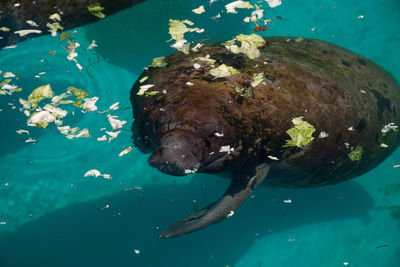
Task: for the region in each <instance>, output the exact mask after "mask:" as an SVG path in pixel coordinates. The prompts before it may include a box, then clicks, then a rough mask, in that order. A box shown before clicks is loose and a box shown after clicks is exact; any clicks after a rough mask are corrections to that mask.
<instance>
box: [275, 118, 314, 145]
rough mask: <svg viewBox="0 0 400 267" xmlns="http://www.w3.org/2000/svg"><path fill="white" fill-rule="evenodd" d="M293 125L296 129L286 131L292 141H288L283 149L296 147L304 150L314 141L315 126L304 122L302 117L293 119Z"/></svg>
mask: <svg viewBox="0 0 400 267" xmlns="http://www.w3.org/2000/svg"><path fill="white" fill-rule="evenodd" d="M292 123H293V124H294V127H293V128H290V129H289V130H287V131H286V133H287V134H288V135H289V136H290V138H291V139H290V140H286V144H285V145H284V146H283V147H291V146H296V147H299V148H303V147H305V146H306V145H308V144H309V143H311V142H312V141H313V140H314V137H313V136H312V134H313V133H314V132H315V128H314V126H312V125H311V124H310V123H308V122H306V121H303V119H302V118H301V117H298V118H294V119H292Z"/></svg>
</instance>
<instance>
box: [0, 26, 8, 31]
mask: <svg viewBox="0 0 400 267" xmlns="http://www.w3.org/2000/svg"><path fill="white" fill-rule="evenodd" d="M0 31H3V32H9V31H10V28H7V27H1V28H0Z"/></svg>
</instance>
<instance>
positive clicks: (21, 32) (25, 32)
mask: <svg viewBox="0 0 400 267" xmlns="http://www.w3.org/2000/svg"><path fill="white" fill-rule="evenodd" d="M14 33H15V34H18V35H19V36H20V37H23V36H25V35H28V34H32V33H37V34H40V33H42V31H40V30H32V29H29V30H20V31H15V32H14Z"/></svg>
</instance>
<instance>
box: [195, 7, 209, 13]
mask: <svg viewBox="0 0 400 267" xmlns="http://www.w3.org/2000/svg"><path fill="white" fill-rule="evenodd" d="M192 12H193V13H196V14H202V13H204V12H206V10H205V9H204V6H199V7H198V8H195V9H192Z"/></svg>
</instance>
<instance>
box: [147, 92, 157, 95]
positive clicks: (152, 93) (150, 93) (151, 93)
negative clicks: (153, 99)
mask: <svg viewBox="0 0 400 267" xmlns="http://www.w3.org/2000/svg"><path fill="white" fill-rule="evenodd" d="M159 93H160V92H159V91H150V92H145V94H146V95H157V94H159Z"/></svg>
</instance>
